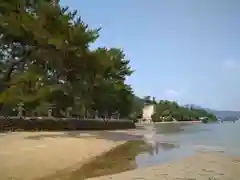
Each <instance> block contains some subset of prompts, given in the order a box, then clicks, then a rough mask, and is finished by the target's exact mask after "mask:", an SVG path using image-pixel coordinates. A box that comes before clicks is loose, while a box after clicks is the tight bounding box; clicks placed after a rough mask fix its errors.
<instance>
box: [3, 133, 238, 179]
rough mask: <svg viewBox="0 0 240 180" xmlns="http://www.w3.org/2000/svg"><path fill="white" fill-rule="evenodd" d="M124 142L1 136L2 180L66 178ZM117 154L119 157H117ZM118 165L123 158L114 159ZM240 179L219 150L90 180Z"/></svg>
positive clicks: (80, 136) (232, 161) (89, 136)
mask: <svg viewBox="0 0 240 180" xmlns="http://www.w3.org/2000/svg"><path fill="white" fill-rule="evenodd" d="M117 132H118V133H123V134H121V137H122V136H123V135H124V134H130V135H135V136H136V135H139V134H140V133H141V130H140V131H133V130H129V132H127V131H121V130H119V131H115V132H111V133H117ZM118 136H119V135H118ZM125 142H126V141H124V140H117V139H114V138H113V139H111V140H109V139H107V138H106V137H103V135H100V134H98V133H88V132H32V133H27V132H21V133H10V134H0V143H1V146H0V179H1V180H10V179H11V180H13V179H14V180H50V179H51V180H52V179H58V180H62V179H64V180H68V177H71V174H72V173H73V172H74V171H75V170H77V169H79V168H81V166H82V165H84V164H88V163H89V162H92V161H94V160H95V161H96V159H95V157H96V156H99V157H100V156H101V155H102V154H104V153H106V152H108V151H110V150H111V151H112V150H113V149H114V148H115V147H117V146H119V145H121V144H124V143H125ZM119 147H121V146H119ZM120 152H121V151H120ZM120 154H121V153H120ZM120 154H118V155H117V156H119V157H120ZM99 160H100V159H99ZM101 161H103V159H101ZM119 161H121V157H120V159H119V160H117V162H119ZM119 163H120V162H119ZM121 163H125V162H121ZM121 163H120V164H121ZM126 163H127V162H126ZM90 167H91V166H90ZM80 172H81V171H80ZM239 177H240V157H234V156H230V155H227V154H225V153H223V152H210V151H199V152H197V153H196V154H195V155H192V156H190V157H187V158H185V159H182V160H180V161H172V162H170V163H164V164H161V165H156V166H152V167H147V168H140V169H135V170H130V171H126V172H122V173H118V174H114V175H107V176H101V177H95V178H90V179H88V180H109V179H114V180H122V179H124V180H133V179H135V180H136V179H146V180H159V179H161V180H210V179H209V178H211V180H239ZM69 179H70V178H69ZM73 179H74V180H75V179H76V180H78V179H77V178H73ZM71 180H72V179H71Z"/></svg>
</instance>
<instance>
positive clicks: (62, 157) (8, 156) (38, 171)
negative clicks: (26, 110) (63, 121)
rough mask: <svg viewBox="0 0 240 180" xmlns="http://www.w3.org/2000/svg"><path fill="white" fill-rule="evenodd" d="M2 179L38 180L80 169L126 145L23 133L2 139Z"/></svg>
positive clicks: (98, 139)
mask: <svg viewBox="0 0 240 180" xmlns="http://www.w3.org/2000/svg"><path fill="white" fill-rule="evenodd" d="M0 143H1V146H0V179H1V180H10V179H11V180H13V179H14V180H35V179H38V178H42V177H46V176H48V175H51V174H53V173H55V172H56V171H58V170H62V169H66V168H70V169H72V168H74V167H76V166H77V167H79V166H80V165H81V164H84V163H86V162H88V161H89V160H90V159H91V158H92V157H95V156H98V155H101V154H102V153H104V152H106V151H109V150H110V149H112V148H114V147H116V146H118V145H120V144H122V143H124V141H112V140H106V139H103V138H101V137H100V136H93V135H90V134H88V133H84V132H82V133H80V135H79V136H76V134H74V136H73V135H72V134H69V133H67V132H65V133H64V132H59V133H56V132H33V133H27V132H21V133H10V134H1V136H0Z"/></svg>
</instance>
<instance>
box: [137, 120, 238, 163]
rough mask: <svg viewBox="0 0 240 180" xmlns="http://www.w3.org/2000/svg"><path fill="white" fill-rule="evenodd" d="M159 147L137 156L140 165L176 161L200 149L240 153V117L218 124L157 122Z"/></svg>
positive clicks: (156, 140) (155, 137) (155, 126)
mask: <svg viewBox="0 0 240 180" xmlns="http://www.w3.org/2000/svg"><path fill="white" fill-rule="evenodd" d="M154 129H155V130H154V132H155V134H154V141H155V143H156V144H155V147H154V148H152V150H151V151H149V152H143V153H141V154H139V155H138V156H136V158H135V160H136V164H137V165H138V167H145V166H149V165H155V164H159V163H163V162H169V161H175V160H177V159H182V158H184V157H186V156H189V155H191V154H193V153H196V152H197V151H221V152H225V153H230V154H233V155H240V139H239V135H240V121H236V122H235V123H232V122H224V123H216V124H181V123H179V124H177V123H175V124H156V125H154Z"/></svg>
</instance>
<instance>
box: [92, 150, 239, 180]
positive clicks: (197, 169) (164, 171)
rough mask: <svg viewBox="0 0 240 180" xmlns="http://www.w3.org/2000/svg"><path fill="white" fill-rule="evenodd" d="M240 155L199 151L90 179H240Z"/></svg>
mask: <svg viewBox="0 0 240 180" xmlns="http://www.w3.org/2000/svg"><path fill="white" fill-rule="evenodd" d="M239 177H240V157H233V156H229V155H226V154H224V153H221V152H199V153H198V154H196V155H193V156H191V157H188V158H185V159H183V160H181V161H177V162H171V163H166V164H163V165H158V166H153V167H149V168H143V169H136V170H133V171H128V172H123V173H119V174H115V175H109V176H102V177H96V178H90V179H88V180H110V179H114V180H123V179H124V180H136V179H139V180H140V179H141V180H239Z"/></svg>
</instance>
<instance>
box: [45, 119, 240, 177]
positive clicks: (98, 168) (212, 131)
mask: <svg viewBox="0 0 240 180" xmlns="http://www.w3.org/2000/svg"><path fill="white" fill-rule="evenodd" d="M139 129H140V130H141V131H142V139H143V140H134V139H132V137H130V136H129V138H131V139H130V141H129V142H128V143H126V144H123V145H121V146H119V147H117V148H115V149H113V150H111V151H110V152H107V153H106V154H105V155H103V156H100V157H97V158H96V159H94V160H93V161H91V162H90V163H88V164H86V165H84V166H83V167H81V168H80V169H77V170H75V171H73V172H71V173H65V174H62V175H61V176H60V177H59V176H58V177H57V178H54V177H51V178H50V179H51V180H54V179H55V180H56V179H58V180H81V179H85V178H89V177H95V176H101V175H107V174H115V173H119V172H123V171H127V170H132V169H135V168H139V167H147V166H152V165H157V164H160V163H164V162H169V161H175V160H178V159H182V158H183V157H186V156H189V155H191V154H193V153H195V152H196V151H198V150H221V151H225V152H231V153H238V154H240V141H238V135H239V131H240V122H238V123H232V124H230V123H225V124H181V123H179V124H177V123H175V124H174V123H173V124H156V125H151V126H146V127H140V128H139ZM106 136H111V134H108V135H106ZM115 138H116V137H115ZM118 138H119V139H121V136H118V137H117V138H116V139H118ZM125 138H126V137H125ZM138 138H139V137H138ZM153 142H154V143H153ZM50 179H49V180H50Z"/></svg>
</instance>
